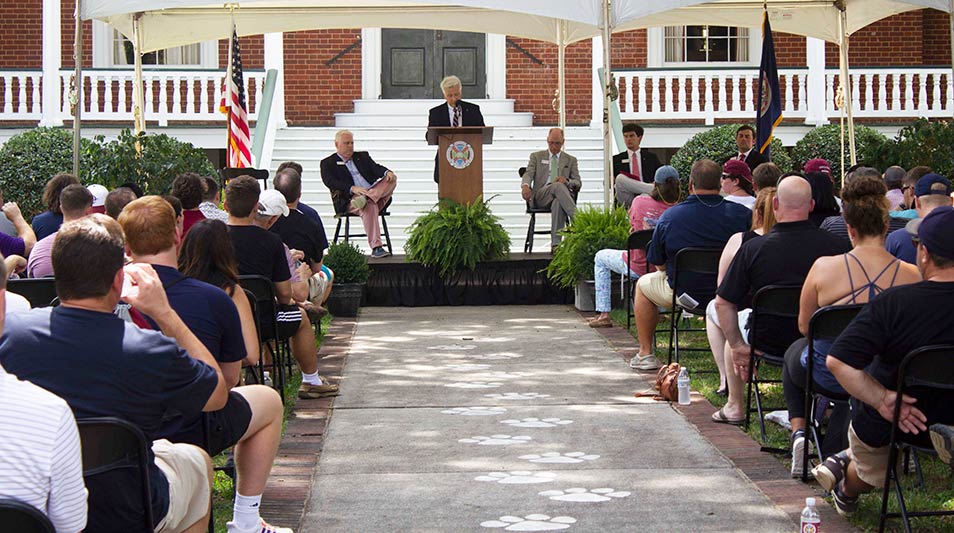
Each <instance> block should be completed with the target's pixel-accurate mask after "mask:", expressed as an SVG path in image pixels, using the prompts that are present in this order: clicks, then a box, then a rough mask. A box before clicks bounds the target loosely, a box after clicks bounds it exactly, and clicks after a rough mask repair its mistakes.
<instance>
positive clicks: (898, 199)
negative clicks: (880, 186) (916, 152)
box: [881, 165, 905, 211]
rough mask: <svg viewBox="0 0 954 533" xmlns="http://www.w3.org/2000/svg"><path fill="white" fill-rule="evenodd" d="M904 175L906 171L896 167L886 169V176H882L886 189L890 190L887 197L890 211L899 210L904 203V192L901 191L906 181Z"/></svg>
mask: <svg viewBox="0 0 954 533" xmlns="http://www.w3.org/2000/svg"><path fill="white" fill-rule="evenodd" d="M904 174H905V172H904V169H903V168H901V167H899V166H897V165H895V166H893V167H888V168H886V169H885V171H884V174H882V175H881V179H883V180H884V185H885V187H887V188H888V193H887V194H886V195H885V196H886V197H887V198H888V210H889V211H894V210H895V209H898V207H899V206H900V205H901V203H902V202H904V191H902V190H901V187H903V186H904V185H903V183H902V182H903V181H904Z"/></svg>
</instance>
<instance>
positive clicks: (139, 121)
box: [133, 13, 146, 135]
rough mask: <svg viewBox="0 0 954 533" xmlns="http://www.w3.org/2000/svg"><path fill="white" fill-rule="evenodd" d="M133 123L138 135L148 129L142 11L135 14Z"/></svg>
mask: <svg viewBox="0 0 954 533" xmlns="http://www.w3.org/2000/svg"><path fill="white" fill-rule="evenodd" d="M133 56H134V58H135V59H134V68H133V72H134V74H133V123H134V124H135V128H136V135H139V134H140V133H142V132H144V131H146V115H145V113H144V109H145V107H146V105H145V102H144V99H145V96H144V95H143V87H142V13H136V14H135V15H133Z"/></svg>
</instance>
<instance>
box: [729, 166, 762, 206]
mask: <svg viewBox="0 0 954 533" xmlns="http://www.w3.org/2000/svg"><path fill="white" fill-rule="evenodd" d="M722 193H723V194H724V195H725V199H726V200H728V201H730V202H735V203H737V204H742V205H744V206H745V207H748V208H749V209H752V207H753V206H754V205H755V185H753V183H752V170H751V169H750V168H749V166H748V165H747V164H745V163H743V162H742V161H739V160H738V159H730V160H728V161H726V162H725V164H724V165H722Z"/></svg>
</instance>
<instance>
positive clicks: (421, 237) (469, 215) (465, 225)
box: [404, 197, 510, 277]
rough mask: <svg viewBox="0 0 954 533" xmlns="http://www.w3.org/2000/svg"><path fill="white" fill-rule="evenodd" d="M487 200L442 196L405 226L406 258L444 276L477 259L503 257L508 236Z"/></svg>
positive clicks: (474, 264) (507, 248) (508, 243)
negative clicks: (460, 200)
mask: <svg viewBox="0 0 954 533" xmlns="http://www.w3.org/2000/svg"><path fill="white" fill-rule="evenodd" d="M491 199H492V198H491ZM489 202H490V200H487V201H486V202H485V201H483V198H481V197H478V198H477V199H476V200H475V201H474V202H473V203H471V204H467V205H464V204H459V203H457V202H454V201H453V200H448V199H442V200H441V202H440V204H438V206H436V207H439V208H437V209H431V210H430V211H428V212H427V213H424V214H423V215H422V216H420V217H419V218H418V219H417V220H415V221H414V223H413V224H411V227H410V228H408V231H407V233H408V239H407V242H406V243H405V244H404V251H405V252H406V253H407V260H408V261H416V262H418V263H421V264H423V265H425V266H428V267H431V268H434V269H436V270H437V272H438V274H439V275H440V276H441V277H446V276H452V275H454V274H455V273H457V271H458V270H473V269H474V267H476V266H477V263H479V262H481V261H489V260H493V259H502V258H505V257H507V255H508V254H509V251H510V236H509V235H508V234H507V231H506V230H505V229H504V228H503V226H501V225H500V217H497V216H496V215H494V214H493V213H491V211H490V207H488V203H489Z"/></svg>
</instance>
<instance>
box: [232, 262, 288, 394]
mask: <svg viewBox="0 0 954 533" xmlns="http://www.w3.org/2000/svg"><path fill="white" fill-rule="evenodd" d="M239 284H241V285H242V288H244V289H246V290H248V291H249V292H251V293H252V300H254V302H255V305H254V309H255V327H256V333H257V334H258V345H259V349H260V352H259V358H258V369H259V376H260V377H261V380H262V381H261V382H262V383H264V382H265V351H266V350H268V351H269V353H271V354H272V364H271V365H269V366H270V368H271V371H272V374H273V378H272V383H273V384H274V388H275V390H277V391H278V395H279V396H281V398H282V403H285V366H284V364H283V362H284V360H283V357H284V355H285V346H286V344H287V343H286V342H285V341H282V340H280V339H279V337H278V324H277V323H276V322H275V316H276V314H277V313H278V301H277V300H276V299H275V286H274V285H272V280H270V279H268V278H266V277H264V276H254V275H245V276H239ZM269 341H272V343H273V344H274V347H275V348H274V349H272V348H271V347H270V344H269ZM288 352H289V354H290V352H291V350H290V349H289V350H288Z"/></svg>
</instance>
